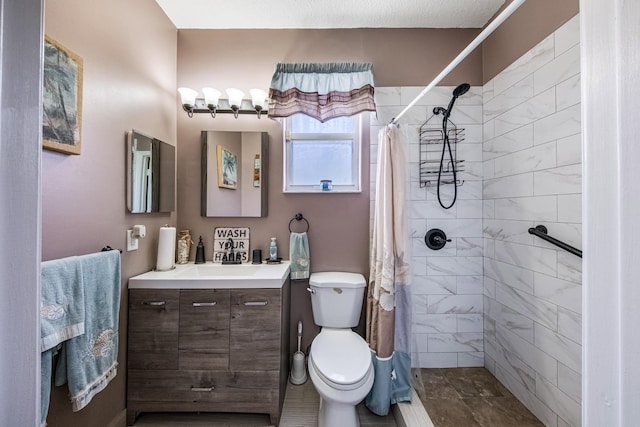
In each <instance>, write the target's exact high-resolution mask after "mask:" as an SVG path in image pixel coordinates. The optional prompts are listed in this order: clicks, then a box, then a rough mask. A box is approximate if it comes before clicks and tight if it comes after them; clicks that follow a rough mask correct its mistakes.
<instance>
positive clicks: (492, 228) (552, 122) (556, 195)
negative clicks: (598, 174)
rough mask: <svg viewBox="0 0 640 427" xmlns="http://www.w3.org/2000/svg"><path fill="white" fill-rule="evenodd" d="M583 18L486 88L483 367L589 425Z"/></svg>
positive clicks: (543, 411) (538, 406) (542, 406)
mask: <svg viewBox="0 0 640 427" xmlns="http://www.w3.org/2000/svg"><path fill="white" fill-rule="evenodd" d="M579 40H580V38H579V18H578V17H577V16H576V17H575V18H573V19H571V20H570V21H569V22H567V23H566V24H565V25H563V26H562V27H560V28H559V29H558V30H557V31H556V32H555V33H553V34H551V35H550V36H549V37H547V38H546V39H545V40H543V41H542V42H540V43H539V44H538V45H537V46H535V47H534V48H533V49H531V50H530V51H529V52H528V53H526V54H524V55H523V56H522V57H521V58H519V59H518V60H516V61H515V62H514V63H513V64H512V65H510V66H509V67H508V68H507V69H505V70H504V71H503V72H501V73H500V74H498V75H497V76H496V77H495V78H494V79H492V80H491V81H489V82H488V83H487V84H486V85H485V86H484V88H483V89H484V134H485V141H484V144H483V156H484V184H483V186H484V188H483V203H484V237H485V252H484V256H485V258H484V292H485V300H484V315H485V318H484V339H485V340H484V342H485V366H486V367H487V368H488V369H489V370H490V371H491V372H492V373H493V374H494V375H495V376H496V377H497V378H498V379H499V380H500V381H501V382H502V383H503V384H505V385H506V386H507V388H509V389H510V390H511V391H512V392H513V393H514V394H515V395H516V396H517V397H518V398H519V399H520V400H521V401H522V402H523V403H524V404H525V405H526V406H527V407H528V408H529V409H530V410H531V411H532V412H533V413H534V414H535V415H536V416H537V417H538V418H539V419H540V420H541V421H542V422H544V423H545V425H547V426H566V425H571V426H580V401H581V390H580V386H581V323H582V317H581V313H582V305H581V302H582V301H581V295H582V285H581V267H582V264H581V259H580V258H578V257H576V256H575V255H572V254H570V253H568V252H566V251H564V250H562V249H559V248H557V247H556V246H553V245H551V244H549V243H547V242H545V241H543V240H542V239H540V238H538V237H535V236H532V235H530V234H528V232H527V230H528V229H529V227H535V226H536V225H538V224H542V225H545V226H546V227H547V229H548V232H549V235H551V236H553V237H556V238H558V239H560V240H562V241H565V242H567V243H569V244H570V245H572V246H575V247H578V248H581V247H582V244H581V242H582V224H581V222H582V219H581V217H582V213H581V193H582V186H581V176H582V171H581V120H580V107H581V104H580V45H579Z"/></svg>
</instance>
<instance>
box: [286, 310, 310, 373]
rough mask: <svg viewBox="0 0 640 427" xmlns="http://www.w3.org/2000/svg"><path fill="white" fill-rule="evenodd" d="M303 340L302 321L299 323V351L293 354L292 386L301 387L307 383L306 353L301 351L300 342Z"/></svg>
mask: <svg viewBox="0 0 640 427" xmlns="http://www.w3.org/2000/svg"><path fill="white" fill-rule="evenodd" d="M301 339H302V321H301V320H300V321H298V351H296V352H295V353H294V354H293V364H292V365H293V366H292V368H291V376H290V377H289V381H291V384H295V385H300V384H304V383H305V382H306V381H307V370H306V368H305V365H304V360H305V357H304V353H303V352H302V351H300V341H301Z"/></svg>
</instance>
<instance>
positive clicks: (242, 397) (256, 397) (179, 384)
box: [128, 370, 279, 411]
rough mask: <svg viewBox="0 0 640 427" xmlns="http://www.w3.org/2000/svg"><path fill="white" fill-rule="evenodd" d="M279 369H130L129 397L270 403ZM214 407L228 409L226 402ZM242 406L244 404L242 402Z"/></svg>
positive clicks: (273, 397) (195, 401) (238, 403)
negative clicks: (241, 370)
mask: <svg viewBox="0 0 640 427" xmlns="http://www.w3.org/2000/svg"><path fill="white" fill-rule="evenodd" d="M278 379H279V374H278V372H255V371H253V372H216V371H175V372H170V371H160V372H158V371H152V370H130V371H129V395H128V399H129V400H131V401H137V402H145V401H148V402H190V403H199V402H202V403H211V404H217V403H220V404H224V405H229V407H228V408H227V409H229V410H231V408H232V407H233V406H234V405H236V404H237V405H243V404H244V405H247V403H251V404H252V405H255V404H261V405H264V404H268V403H273V402H275V401H277V399H278ZM224 405H221V406H219V407H217V408H216V407H211V409H210V410H212V411H225V406H224ZM239 407H240V406H239Z"/></svg>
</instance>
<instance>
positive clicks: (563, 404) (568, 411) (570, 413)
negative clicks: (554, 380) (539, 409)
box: [536, 377, 582, 427]
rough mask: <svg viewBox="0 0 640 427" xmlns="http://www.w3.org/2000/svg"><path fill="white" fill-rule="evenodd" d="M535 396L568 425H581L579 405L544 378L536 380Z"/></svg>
mask: <svg viewBox="0 0 640 427" xmlns="http://www.w3.org/2000/svg"><path fill="white" fill-rule="evenodd" d="M536 396H538V398H539V399H540V400H542V401H543V402H544V403H545V404H546V405H547V406H548V407H549V408H551V409H552V410H553V411H554V412H555V413H557V414H558V415H559V416H561V417H562V418H563V419H565V420H567V421H568V422H569V424H571V425H574V426H576V427H578V426H581V425H582V421H581V420H582V418H581V413H580V412H581V407H580V404H579V403H577V402H576V401H575V400H573V399H571V398H570V397H569V396H567V395H566V394H565V393H563V392H562V391H561V390H559V389H558V388H557V387H556V386H555V385H553V384H551V383H550V382H548V381H546V380H545V379H544V378H541V377H537V378H536Z"/></svg>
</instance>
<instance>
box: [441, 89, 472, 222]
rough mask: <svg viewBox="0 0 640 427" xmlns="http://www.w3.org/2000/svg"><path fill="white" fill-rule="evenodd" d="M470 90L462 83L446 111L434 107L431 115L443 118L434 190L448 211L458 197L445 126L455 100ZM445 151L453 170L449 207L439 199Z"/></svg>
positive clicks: (454, 165) (455, 90) (451, 154)
mask: <svg viewBox="0 0 640 427" xmlns="http://www.w3.org/2000/svg"><path fill="white" fill-rule="evenodd" d="M470 88H471V86H470V85H469V83H462V84H461V85H458V86H457V87H456V88H455V89H454V90H453V96H452V97H451V101H449V106H448V107H447V109H444V108H443V107H436V108H434V109H433V114H436V115H437V114H442V116H443V117H442V136H443V144H442V155H441V156H440V168H439V170H438V184H437V187H436V188H437V192H438V203H440V206H442V207H443V208H444V209H450V208H451V207H452V206H453V205H454V204H455V203H456V199H457V197H458V186H457V185H456V180H457V176H456V162H455V161H454V158H453V153H452V152H451V144H450V142H449V132H448V130H447V125H448V122H449V116H451V110H452V109H453V104H454V103H455V102H456V99H458V97H460V96H462V95H464V94H465V93H467V92H468V91H469V89H470ZM446 150H448V151H449V160H450V163H451V165H452V168H453V200H452V201H451V204H450V205H449V206H445V205H444V203H442V199H441V198H440V184H441V182H440V180H441V177H442V169H443V168H444V156H445V151H446Z"/></svg>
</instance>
